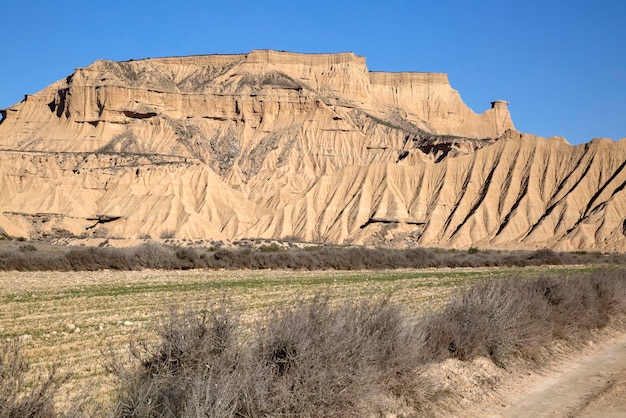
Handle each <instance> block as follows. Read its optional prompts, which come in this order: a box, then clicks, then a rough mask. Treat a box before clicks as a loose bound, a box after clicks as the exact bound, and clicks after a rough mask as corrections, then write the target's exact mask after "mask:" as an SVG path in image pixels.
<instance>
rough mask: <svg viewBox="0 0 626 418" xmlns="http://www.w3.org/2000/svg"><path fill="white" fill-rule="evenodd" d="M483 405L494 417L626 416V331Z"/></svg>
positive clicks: (517, 385) (486, 411)
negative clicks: (489, 403) (496, 402)
mask: <svg viewBox="0 0 626 418" xmlns="http://www.w3.org/2000/svg"><path fill="white" fill-rule="evenodd" d="M506 392H507V393H503V398H501V401H500V402H498V403H499V405H493V406H490V407H486V408H483V409H482V411H481V412H482V415H483V416H491V417H626V335H622V336H620V337H616V338H614V339H612V340H610V341H607V342H606V343H605V344H602V346H601V347H593V348H592V349H590V350H587V351H586V352H585V353H583V354H582V355H581V356H580V357H577V358H576V359H572V360H570V361H568V362H567V363H564V364H561V365H560V366H559V367H558V368H557V369H556V370H552V371H550V372H548V373H546V374H543V375H541V374H538V375H533V376H530V377H529V378H528V379H526V380H524V381H523V382H522V383H519V384H515V385H513V386H512V387H511V388H509V389H508V390H507V391H506Z"/></svg>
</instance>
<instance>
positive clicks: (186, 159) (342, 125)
mask: <svg viewBox="0 0 626 418" xmlns="http://www.w3.org/2000/svg"><path fill="white" fill-rule="evenodd" d="M625 167H626V141H624V140H622V141H620V142H613V141H610V140H602V139H596V140H593V141H591V142H590V143H589V144H584V145H580V146H575V147H574V146H571V145H569V144H568V143H567V142H566V141H565V140H563V139H562V138H550V139H544V138H539V137H535V136H532V135H525V134H521V133H519V132H517V131H515V130H514V126H513V122H512V119H511V116H510V114H509V111H508V108H507V104H506V102H504V101H500V100H498V101H494V102H493V104H492V107H491V108H490V109H488V110H486V111H485V112H484V113H482V114H476V113H474V112H473V111H472V110H471V109H470V108H469V107H467V106H466V105H465V104H464V103H463V101H462V100H461V97H460V95H459V93H458V92H457V91H456V90H454V89H453V88H452V87H451V86H450V84H449V82H448V79H447V75H445V74H440V73H380V72H371V71H369V70H368V68H367V66H366V63H365V58H363V57H359V56H356V55H354V54H351V53H343V54H295V53H285V52H276V51H252V52H250V53H249V54H241V55H207V56H193V57H173V58H158V59H145V60H137V61H127V62H111V61H97V62H95V63H93V64H91V65H90V66H88V67H85V68H81V69H77V70H76V71H75V72H74V73H73V74H71V75H70V76H68V77H67V78H66V79H63V80H60V81H58V82H56V83H53V84H51V85H50V86H49V87H47V88H46V89H44V90H42V91H40V92H38V93H36V94H34V95H30V96H27V97H26V98H25V99H24V101H22V102H20V103H18V104H16V105H14V106H12V107H11V108H8V109H5V110H2V121H1V122H0V190H1V191H2V193H1V194H0V228H1V230H2V231H4V233H6V234H9V235H13V236H26V237H31V238H40V237H60V236H61V237H62V236H71V235H77V236H81V235H82V236H84V237H120V238H131V239H137V238H141V237H146V236H152V237H154V238H159V237H161V238H163V237H177V238H204V239H238V238H243V237H248V238H256V237H259V238H281V237H289V236H294V237H299V238H301V239H305V240H308V241H323V242H332V243H354V244H372V245H390V246H397V247H406V246H441V247H458V248H467V247H469V246H478V247H484V248H485V247H496V248H502V247H506V248H539V247H552V248H556V249H560V250H602V251H624V250H626V215H624V213H625V211H624V208H626V191H625V190H624V189H625V187H624V186H625V185H626V170H624V168H625ZM2 231H0V232H2Z"/></svg>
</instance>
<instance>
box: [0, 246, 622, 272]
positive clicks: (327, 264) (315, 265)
mask: <svg viewBox="0 0 626 418" xmlns="http://www.w3.org/2000/svg"><path fill="white" fill-rule="evenodd" d="M244 244H245V245H248V243H246V242H244ZM276 248H277V247H262V248H260V249H257V250H254V249H252V248H239V249H225V248H220V249H216V248H211V249H213V250H215V251H213V252H207V251H202V250H200V249H197V248H191V247H184V248H172V247H168V246H164V245H160V244H157V243H151V242H148V243H144V244H143V245H141V246H139V247H135V248H124V249H116V248H100V247H95V248H93V247H91V248H73V249H70V250H69V251H68V252H67V253H66V254H64V255H58V254H47V253H44V252H28V253H26V252H24V251H19V250H14V251H12V252H11V251H9V252H2V253H0V270H26V271H28V270H30V271H35V270H39V271H40V270H62V271H65V270H74V271H87V270H102V269H114V270H138V269H142V268H152V269H163V270H179V269H183V270H184V269H196V268H210V269H220V268H224V269H294V270H300V269H301V270H322V269H324V270H328V269H333V270H380V269H401V268H427V267H431V268H432V267H497V266H519V267H522V266H536V265H544V264H626V255H622V254H599V253H584V252H579V253H557V252H554V251H552V250H547V249H543V250H537V251H533V252H528V251H515V252H504V253H500V252H489V251H480V252H472V253H471V254H468V252H467V251H454V250H451V251H438V250H432V249H427V248H411V249H407V250H393V249H388V248H365V247H342V246H335V247H317V248H315V250H314V251H313V250H311V249H310V248H303V249H296V248H292V249H290V250H285V251H275V249H276ZM211 249H209V250H211ZM38 253H41V254H38Z"/></svg>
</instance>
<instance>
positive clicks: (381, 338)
mask: <svg viewBox="0 0 626 418" xmlns="http://www.w3.org/2000/svg"><path fill="white" fill-rule="evenodd" d="M235 318H236V316H235V315H233V314H232V313H231V312H230V311H229V310H228V309H227V308H225V307H223V306H222V307H220V308H219V309H209V310H207V311H204V312H202V313H201V314H199V315H198V314H194V313H193V312H191V311H183V312H181V311H179V310H176V309H174V310H172V311H170V313H169V316H168V317H167V318H166V319H165V320H164V321H162V322H161V325H160V326H159V343H158V345H157V346H155V347H152V348H147V347H139V348H137V347H135V348H134V349H133V354H134V358H135V359H137V360H138V361H137V362H136V365H135V367H131V368H128V367H123V366H122V365H121V364H122V362H120V361H119V359H118V360H116V361H114V362H113V364H112V366H111V370H112V371H113V372H114V374H115V375H116V376H117V377H118V378H119V381H120V387H119V400H118V403H117V406H116V410H115V415H116V416H124V417H127V416H168V417H169V416H171V417H174V416H211V417H232V416H268V415H272V416H274V415H296V416H320V417H321V416H363V414H367V413H370V412H372V409H373V408H374V409H375V408H382V407H381V406H378V407H377V406H376V405H379V401H381V399H382V400H389V399H392V400H394V401H395V402H396V403H398V402H399V403H400V404H401V405H403V407H409V408H411V409H412V410H414V411H415V410H418V409H420V408H421V403H422V401H423V400H424V396H425V392H426V388H425V386H424V385H422V384H420V381H419V379H418V377H417V368H418V366H419V364H418V360H419V346H418V345H417V344H416V343H417V334H416V333H415V332H414V326H413V325H412V324H411V323H410V322H408V321H407V320H406V318H405V316H404V314H403V313H402V310H401V308H400V307H399V306H397V305H393V304H391V303H389V301H388V300H386V299H385V300H380V301H376V302H362V303H346V304H344V305H342V306H339V307H334V306H332V304H331V303H330V299H329V298H328V297H327V296H318V297H316V298H314V299H313V300H312V301H308V302H305V301H303V302H300V303H299V304H297V305H296V306H295V307H293V308H288V309H284V310H281V311H274V312H272V313H270V314H269V316H268V317H267V318H265V319H264V320H263V321H262V323H259V326H258V327H257V328H256V332H255V333H253V334H251V335H249V336H248V337H247V338H245V339H244V338H243V337H242V334H241V333H240V332H238V328H237V322H236V320H235ZM376 412H377V413H382V412H383V411H382V410H381V411H376Z"/></svg>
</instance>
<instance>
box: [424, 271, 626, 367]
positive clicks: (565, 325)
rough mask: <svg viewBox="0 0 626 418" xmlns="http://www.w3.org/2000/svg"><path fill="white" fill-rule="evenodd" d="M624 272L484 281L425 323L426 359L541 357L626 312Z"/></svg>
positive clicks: (500, 361) (497, 360)
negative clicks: (557, 343)
mask: <svg viewBox="0 0 626 418" xmlns="http://www.w3.org/2000/svg"><path fill="white" fill-rule="evenodd" d="M624 300H626V272H625V271H624V270H623V269H621V270H598V271H595V272H593V273H590V274H586V275H580V276H574V277H567V276H558V275H557V276H546V277H542V278H539V279H534V280H524V279H513V280H506V281H504V280H496V281H490V282H484V283H480V284H478V285H475V286H473V287H471V288H469V289H467V290H465V291H463V292H462V293H461V294H460V295H458V296H457V297H456V298H453V299H452V300H451V301H450V303H449V304H448V305H447V306H446V307H445V308H444V309H443V311H442V312H440V313H438V314H434V315H431V316H429V317H428V318H426V319H425V320H424V321H423V323H422V324H421V335H422V337H421V338H422V341H423V344H424V347H425V351H424V356H425V360H426V361H433V360H434V361H439V360H443V359H445V358H447V357H454V358H458V359H461V360H470V359H472V358H474V357H477V356H487V357H490V358H491V359H492V360H493V361H494V362H495V363H496V364H498V365H501V366H505V365H506V363H507V361H508V360H509V359H510V358H512V357H515V356H521V357H526V358H530V359H534V360H538V358H539V354H540V352H541V348H542V347H544V346H546V345H548V344H549V343H551V342H552V341H553V340H554V339H557V338H565V339H569V340H573V341H575V340H576V339H579V338H581V339H582V338H584V336H585V335H588V333H589V331H590V330H594V329H598V328H602V327H604V326H606V325H607V324H608V322H609V320H610V317H611V316H613V315H623V314H625V313H626V302H624Z"/></svg>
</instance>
